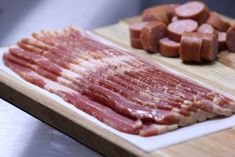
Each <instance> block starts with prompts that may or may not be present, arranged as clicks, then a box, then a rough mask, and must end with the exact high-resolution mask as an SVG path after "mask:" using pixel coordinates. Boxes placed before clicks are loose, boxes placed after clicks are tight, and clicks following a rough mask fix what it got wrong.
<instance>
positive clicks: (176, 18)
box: [171, 16, 179, 22]
mask: <svg viewBox="0 0 235 157" xmlns="http://www.w3.org/2000/svg"><path fill="white" fill-rule="evenodd" d="M177 20H179V18H178V17H177V16H173V17H172V18H171V22H175V21H177Z"/></svg>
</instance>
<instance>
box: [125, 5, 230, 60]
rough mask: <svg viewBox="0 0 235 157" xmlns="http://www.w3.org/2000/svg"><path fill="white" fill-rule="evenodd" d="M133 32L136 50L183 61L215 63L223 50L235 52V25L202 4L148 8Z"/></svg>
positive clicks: (133, 43) (133, 28)
mask: <svg viewBox="0 0 235 157" xmlns="http://www.w3.org/2000/svg"><path fill="white" fill-rule="evenodd" d="M129 31H130V43H131V46H132V47H133V48H137V49H144V50H146V51H148V52H150V53H155V52H158V51H160V54H161V55H162V56H166V57H179V56H180V58H181V59H182V61H183V62H195V63H202V62H205V61H207V62H212V61H214V60H215V59H216V56H217V53H218V52H219V51H222V50H226V49H228V50H229V51H232V52H235V25H234V26H232V25H231V24H230V23H229V22H228V21H226V20H225V19H224V18H222V17H221V16H220V15H219V14H218V13H216V12H213V11H209V9H208V7H207V6H206V5H205V4H204V3H202V2H199V1H190V2H187V3H185V4H181V5H178V4H165V5H159V6H154V7H151V8H147V9H145V10H144V11H143V13H142V21H139V22H135V23H132V24H130V26H129Z"/></svg>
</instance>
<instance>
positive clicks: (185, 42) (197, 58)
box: [179, 32, 203, 62]
mask: <svg viewBox="0 0 235 157" xmlns="http://www.w3.org/2000/svg"><path fill="white" fill-rule="evenodd" d="M202 41H203V38H202V35H201V34H200V33H191V32H184V33H183V35H182V38H181V42H180V50H179V53H180V58H181V60H182V61H183V62H201V47H202Z"/></svg>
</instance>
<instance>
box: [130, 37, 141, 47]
mask: <svg viewBox="0 0 235 157" xmlns="http://www.w3.org/2000/svg"><path fill="white" fill-rule="evenodd" d="M130 42H131V47H133V48H136V49H143V46H142V43H141V41H140V39H131V40H130Z"/></svg>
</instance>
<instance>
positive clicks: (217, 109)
mask: <svg viewBox="0 0 235 157" xmlns="http://www.w3.org/2000/svg"><path fill="white" fill-rule="evenodd" d="M64 32H65V33H64V34H66V35H67V37H68V36H72V37H74V38H75V39H80V38H81V33H79V32H78V31H77V30H76V29H73V28H68V29H65V31H64ZM49 34H50V37H51V39H53V38H58V36H59V37H60V38H59V39H60V40H61V37H62V39H65V40H64V42H66V40H68V39H67V38H63V37H64V35H63V33H60V35H59V33H53V32H51V33H49ZM44 35H45V33H44ZM76 35H78V37H76ZM45 37H47V36H45ZM62 41H63V40H62ZM75 41H76V40H75ZM95 43H96V44H95V46H97V44H98V47H99V48H106V49H108V48H107V47H105V46H103V47H102V44H99V43H97V42H95ZM93 45H94V43H93ZM89 46H92V44H91V45H89ZM220 102H224V101H220ZM226 102H228V101H226ZM200 103H202V102H200ZM196 104H198V103H196ZM228 104H229V105H224V104H221V103H218V105H219V106H220V107H225V108H226V109H230V110H233V111H235V109H234V108H235V105H234V103H233V102H232V101H230V102H228ZM202 105H203V104H202ZM216 105H217V104H213V106H216ZM207 106H208V105H207ZM199 107H201V105H199ZM220 107H215V109H214V112H215V113H219V114H222V115H230V111H229V110H226V109H225V110H223V109H222V110H221V109H220ZM201 108H202V107H201ZM209 116H210V115H209Z"/></svg>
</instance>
